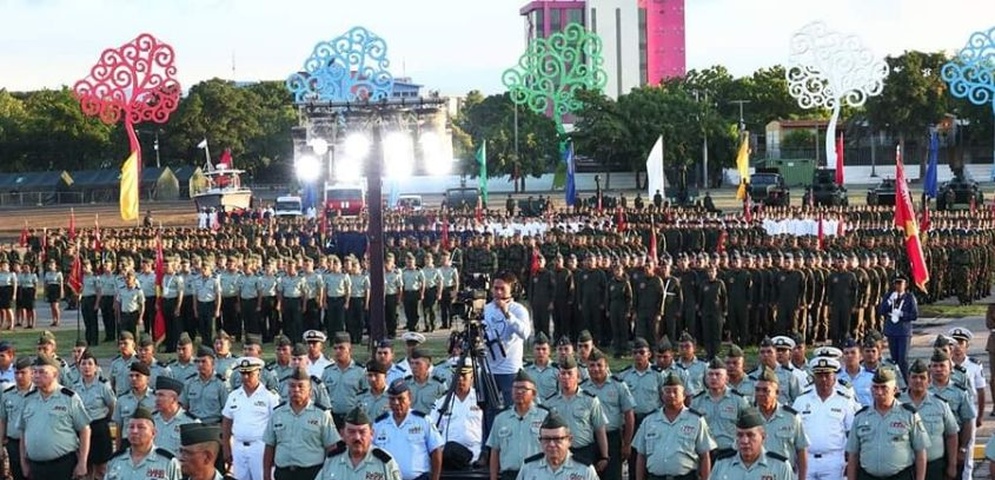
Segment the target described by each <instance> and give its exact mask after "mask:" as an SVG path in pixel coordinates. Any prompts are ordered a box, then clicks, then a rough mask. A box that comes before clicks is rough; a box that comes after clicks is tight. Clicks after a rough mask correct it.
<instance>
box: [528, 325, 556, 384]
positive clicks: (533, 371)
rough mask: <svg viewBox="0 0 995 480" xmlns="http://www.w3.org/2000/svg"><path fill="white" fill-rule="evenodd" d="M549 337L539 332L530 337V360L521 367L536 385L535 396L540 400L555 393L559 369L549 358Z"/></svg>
mask: <svg viewBox="0 0 995 480" xmlns="http://www.w3.org/2000/svg"><path fill="white" fill-rule="evenodd" d="M551 355H552V353H551V352H550V344H549V337H547V336H546V334H544V333H542V332H539V333H537V334H536V335H535V337H534V338H533V339H532V361H531V362H525V364H524V366H523V369H524V370H525V372H526V373H528V374H529V377H531V378H532V380H533V381H534V382H535V385H536V398H537V399H539V400H541V399H543V398H546V397H548V396H550V395H553V394H555V393H556V389H557V383H558V382H559V375H560V369H559V366H557V365H556V363H555V362H553V361H552V360H551V359H550V356H551Z"/></svg>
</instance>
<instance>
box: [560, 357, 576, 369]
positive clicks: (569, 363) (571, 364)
mask: <svg viewBox="0 0 995 480" xmlns="http://www.w3.org/2000/svg"><path fill="white" fill-rule="evenodd" d="M559 365H560V370H570V369H571V368H577V360H576V359H575V358H574V357H573V355H569V356H567V357H566V358H564V359H563V360H560V364H559Z"/></svg>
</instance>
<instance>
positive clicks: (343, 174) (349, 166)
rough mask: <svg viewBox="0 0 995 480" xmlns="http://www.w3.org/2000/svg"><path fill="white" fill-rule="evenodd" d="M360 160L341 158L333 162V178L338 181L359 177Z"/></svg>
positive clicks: (350, 180)
mask: <svg viewBox="0 0 995 480" xmlns="http://www.w3.org/2000/svg"><path fill="white" fill-rule="evenodd" d="M361 166H362V162H360V161H357V160H353V159H351V158H343V159H341V160H339V161H337V162H335V180H336V181H338V182H344V183H349V182H355V181H357V180H359V177H361V173H362V172H361V170H362V169H361Z"/></svg>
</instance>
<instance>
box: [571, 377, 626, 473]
mask: <svg viewBox="0 0 995 480" xmlns="http://www.w3.org/2000/svg"><path fill="white" fill-rule="evenodd" d="M580 388H582V389H583V390H584V391H585V392H588V393H591V394H593V395H594V396H596V397H598V401H600V402H601V409H602V410H603V411H604V413H605V418H606V419H607V420H608V423H607V424H606V425H605V432H606V434H607V437H608V465H607V466H606V467H605V470H604V471H603V472H602V473H601V478H602V479H615V480H621V478H622V463H623V462H622V460H623V459H622V440H623V438H622V435H623V433H624V432H623V428H624V426H625V414H626V413H628V412H631V411H633V409H634V408H635V399H634V398H633V397H632V393H631V392H630V391H629V387H628V385H626V384H625V382H623V381H622V380H621V379H619V378H618V377H616V376H614V375H612V376H609V377H608V378H606V379H605V383H603V384H601V385H598V384H597V383H595V382H594V381H593V380H588V381H586V382H584V383H583V384H581V386H580Z"/></svg>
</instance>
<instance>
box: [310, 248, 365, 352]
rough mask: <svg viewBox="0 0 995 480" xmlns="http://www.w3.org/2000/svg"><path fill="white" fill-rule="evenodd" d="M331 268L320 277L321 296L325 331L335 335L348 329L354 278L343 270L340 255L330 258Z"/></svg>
mask: <svg viewBox="0 0 995 480" xmlns="http://www.w3.org/2000/svg"><path fill="white" fill-rule="evenodd" d="M329 268H330V271H329V272H326V273H325V274H324V275H321V276H320V277H319V278H320V280H321V284H320V285H319V287H320V290H319V292H320V297H319V298H321V300H322V306H323V307H324V309H325V325H324V327H325V331H326V332H328V335H334V334H335V333H336V332H343V331H345V330H346V322H345V319H346V310H348V309H349V300H350V298H349V297H351V290H352V280H351V277H350V275H349V274H348V273H343V272H342V263H341V262H340V261H339V258H338V257H336V256H332V257H331V258H330V261H329ZM311 328H314V327H311ZM357 343H358V342H357Z"/></svg>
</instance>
